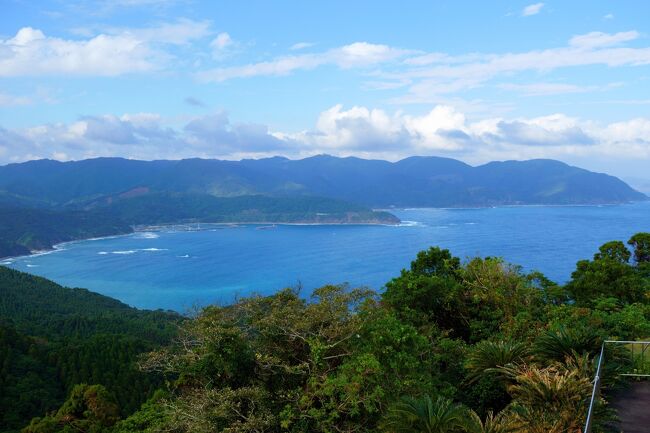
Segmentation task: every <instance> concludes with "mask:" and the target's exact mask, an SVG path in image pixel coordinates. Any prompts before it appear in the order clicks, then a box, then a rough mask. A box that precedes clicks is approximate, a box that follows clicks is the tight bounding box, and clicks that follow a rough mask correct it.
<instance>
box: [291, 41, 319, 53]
mask: <svg viewBox="0 0 650 433" xmlns="http://www.w3.org/2000/svg"><path fill="white" fill-rule="evenodd" d="M314 45H315V44H313V43H311V42H298V43H295V44H293V45H291V47H289V49H290V50H291V51H296V50H304V49H305V48H310V47H313V46H314Z"/></svg>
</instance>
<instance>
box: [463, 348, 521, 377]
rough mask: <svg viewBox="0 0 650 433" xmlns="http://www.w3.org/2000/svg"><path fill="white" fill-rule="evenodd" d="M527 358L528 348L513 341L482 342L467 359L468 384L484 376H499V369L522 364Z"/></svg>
mask: <svg viewBox="0 0 650 433" xmlns="http://www.w3.org/2000/svg"><path fill="white" fill-rule="evenodd" d="M526 358H528V348H527V346H526V345H525V344H524V343H520V342H515V341H487V340H486V341H482V342H480V343H478V344H477V345H476V346H475V347H474V349H473V350H472V352H471V353H470V354H469V357H468V359H467V363H466V367H467V369H468V370H469V372H470V375H469V380H470V382H475V381H476V380H478V379H479V378H480V377H481V376H482V375H484V374H500V373H501V372H502V370H501V368H503V367H508V366H513V365H515V364H519V363H522V362H524V361H525V360H526Z"/></svg>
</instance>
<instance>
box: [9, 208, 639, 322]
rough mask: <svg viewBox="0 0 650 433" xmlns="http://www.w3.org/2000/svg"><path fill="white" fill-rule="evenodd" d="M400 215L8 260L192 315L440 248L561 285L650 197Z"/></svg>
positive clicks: (373, 280)
mask: <svg viewBox="0 0 650 433" xmlns="http://www.w3.org/2000/svg"><path fill="white" fill-rule="evenodd" d="M391 212H393V213H394V214H395V215H397V216H398V217H399V218H400V219H401V220H402V224H400V225H399V226H372V225H277V226H274V227H268V226H266V227H260V226H255V225H241V226H237V227H228V226H223V227H212V228H208V229H205V230H199V231H185V230H174V229H165V230H160V231H151V232H139V233H135V234H132V235H127V236H119V237H113V238H105V239H97V240H86V241H79V242H73V243H67V244H63V245H61V246H59V248H58V249H57V250H56V251H54V252H50V253H46V254H39V255H32V256H28V257H20V258H15V259H9V260H4V261H2V262H0V263H1V264H4V265H6V266H10V267H12V268H14V269H18V270H21V271H25V272H29V273H32V274H36V275H40V276H44V277H46V278H49V279H52V280H54V281H56V282H58V283H60V284H62V285H65V286H68V287H83V288H87V289H89V290H92V291H95V292H98V293H101V294H104V295H107V296H111V297H113V298H116V299H119V300H120V301H123V302H125V303H127V304H129V305H132V306H135V307H138V308H148V309H158V308H162V309H171V310H176V311H179V312H188V311H191V310H192V309H194V308H196V307H200V306H204V305H207V304H211V303H218V304H227V303H229V302H232V301H233V300H234V299H236V298H237V297H240V296H246V295H249V294H252V293H259V294H270V293H273V292H275V291H277V290H280V289H282V288H284V287H301V290H302V291H303V293H304V294H305V296H308V295H309V293H310V292H311V290H313V289H314V288H316V287H320V286H322V285H325V284H339V283H348V284H350V285H351V286H367V287H370V288H373V289H376V290H382V288H383V286H384V284H385V283H386V282H388V281H389V280H390V279H391V278H393V277H396V276H398V275H399V273H400V270H401V269H403V268H407V267H408V266H409V264H410V262H411V260H413V259H414V257H415V255H416V254H417V252H418V251H420V250H423V249H426V248H429V247H431V246H440V247H442V248H448V249H449V250H451V252H452V253H453V254H454V255H456V256H458V257H460V258H462V259H467V258H469V257H474V256H499V257H502V258H504V259H505V260H506V261H508V262H511V263H514V264H518V265H521V266H522V267H523V269H524V270H525V271H531V270H538V271H541V272H543V273H544V274H545V275H546V276H547V277H549V278H551V279H552V280H554V281H557V282H560V283H562V282H565V281H566V280H568V279H569V278H570V276H571V272H572V271H573V270H574V269H575V264H576V262H577V261H578V260H581V259H588V258H591V257H592V256H593V254H594V253H595V252H596V251H597V248H598V246H600V245H601V244H603V243H605V242H607V241H610V240H622V241H627V239H629V238H630V236H632V235H633V234H634V233H637V232H640V231H650V202H644V203H634V204H627V205H611V206H522V207H496V208H479V209H399V210H398V209H394V210H391ZM261 228H263V229H261Z"/></svg>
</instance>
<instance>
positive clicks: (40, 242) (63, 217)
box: [0, 206, 131, 257]
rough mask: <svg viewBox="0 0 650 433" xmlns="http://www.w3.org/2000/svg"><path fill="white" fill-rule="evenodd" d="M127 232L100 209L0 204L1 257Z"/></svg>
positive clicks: (125, 225) (126, 226) (123, 226)
mask: <svg viewBox="0 0 650 433" xmlns="http://www.w3.org/2000/svg"><path fill="white" fill-rule="evenodd" d="M129 232H131V227H129V225H128V224H125V223H124V222H123V221H121V220H119V219H115V218H113V217H112V216H109V215H104V214H102V213H97V212H84V211H57V210H47V209H35V208H22V207H4V206H0V257H5V256H16V255H24V254H29V252H30V250H45V249H50V248H52V246H53V245H55V244H58V243H61V242H66V241H71V240H75V239H82V238H93V237H100V236H108V235H116V234H122V233H129Z"/></svg>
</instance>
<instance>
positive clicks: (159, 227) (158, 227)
mask: <svg viewBox="0 0 650 433" xmlns="http://www.w3.org/2000/svg"><path fill="white" fill-rule="evenodd" d="M648 202H650V200H639V201H629V202H621V203H593V204H502V205H495V206H472V207H460V206H459V207H393V208H373V209H372V210H373V211H385V212H390V211H396V210H401V211H409V210H480V209H499V208H520V207H521V208H530V207H562V208H565V207H614V206H623V205H633V204H641V203H648ZM402 223H403V221H401V220H400V222H398V223H395V224H389V223H381V222H270V221H257V222H251V221H246V222H218V223H166V224H152V225H140V226H134V230H133V231H132V232H130V233H121V234H115V235H108V236H99V237H91V238H79V239H73V240H69V241H65V242H59V243H57V244H54V245H53V246H52V248H50V249H45V250H33V251H31V252H30V254H24V255H19V256H4V257H0V265H2V266H6V265H7V264H6V262H7V261H10V263H8V264H11V262H13V261H15V260H20V259H25V258H28V257H38V256H41V255H46V254H53V253H56V252H57V251H63V250H65V246H66V245H71V244H75V243H78V242H87V241H95V240H104V239H113V238H119V237H124V236H133V235H135V234H138V233H146V232H156V231H165V230H170V229H173V228H177V230H178V229H179V227H182V226H185V227H187V226H191V225H198V226H199V228H191V229H185V230H178V231H204V230H210V229H211V228H212V229H213V228H215V227H219V228H220V229H225V228H229V227H231V228H237V227H243V226H385V227H401V226H403V225H402ZM206 226H207V227H206Z"/></svg>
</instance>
